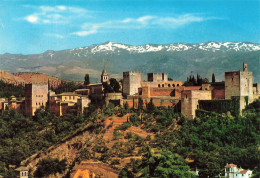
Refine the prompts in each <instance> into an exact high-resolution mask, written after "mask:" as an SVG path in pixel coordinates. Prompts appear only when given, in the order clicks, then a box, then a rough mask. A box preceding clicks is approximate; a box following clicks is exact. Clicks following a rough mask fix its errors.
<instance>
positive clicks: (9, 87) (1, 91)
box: [0, 80, 24, 98]
mask: <svg viewBox="0 0 260 178" xmlns="http://www.w3.org/2000/svg"><path fill="white" fill-rule="evenodd" d="M12 95H14V96H16V97H18V98H21V97H24V87H23V86H22V85H17V86H16V85H13V84H8V83H5V82H4V81H2V80H0V98H9V97H10V96H12Z"/></svg>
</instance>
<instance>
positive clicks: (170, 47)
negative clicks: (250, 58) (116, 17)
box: [71, 41, 260, 54]
mask: <svg viewBox="0 0 260 178" xmlns="http://www.w3.org/2000/svg"><path fill="white" fill-rule="evenodd" d="M78 50H87V51H88V52H91V53H93V54H95V53H99V52H108V51H112V52H120V50H125V51H128V52H130V53H148V52H158V51H168V52H174V51H187V50H204V51H220V50H225V51H258V50H260V44H253V43H245V42H223V43H221V42H206V43H199V44H186V43H172V44H167V45H155V44H146V45H137V46H134V45H125V44H120V43H115V42H111V41H109V42H106V43H104V44H100V45H93V46H89V47H84V48H76V49H72V50H71V51H78Z"/></svg>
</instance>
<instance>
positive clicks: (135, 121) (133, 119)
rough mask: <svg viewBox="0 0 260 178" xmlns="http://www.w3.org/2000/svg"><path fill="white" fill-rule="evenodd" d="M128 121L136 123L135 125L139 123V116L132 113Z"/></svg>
mask: <svg viewBox="0 0 260 178" xmlns="http://www.w3.org/2000/svg"><path fill="white" fill-rule="evenodd" d="M130 122H131V123H132V124H133V125H136V126H137V125H140V124H141V120H140V118H139V117H138V116H137V115H135V114H133V115H131V116H130Z"/></svg>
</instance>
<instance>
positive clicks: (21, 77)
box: [0, 70, 82, 87]
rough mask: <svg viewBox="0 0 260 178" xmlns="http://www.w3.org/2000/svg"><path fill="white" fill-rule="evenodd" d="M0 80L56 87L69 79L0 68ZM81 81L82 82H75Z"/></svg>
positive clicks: (10, 82) (15, 83)
mask: <svg viewBox="0 0 260 178" xmlns="http://www.w3.org/2000/svg"><path fill="white" fill-rule="evenodd" d="M0 80H1V81H3V82H5V83H8V84H14V85H19V84H22V85H24V84H26V83H47V82H48V81H49V83H50V84H51V86H53V87H57V85H59V84H60V83H61V82H70V81H69V80H63V79H60V78H58V77H53V76H49V75H46V74H42V73H35V72H19V73H13V74H10V73H8V72H5V71H3V70H0ZM77 83H82V82H77Z"/></svg>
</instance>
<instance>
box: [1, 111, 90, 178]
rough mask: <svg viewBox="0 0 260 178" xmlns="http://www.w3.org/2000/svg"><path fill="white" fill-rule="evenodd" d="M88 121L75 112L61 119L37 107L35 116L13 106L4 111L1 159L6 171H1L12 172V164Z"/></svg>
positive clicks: (57, 140) (3, 173)
mask: <svg viewBox="0 0 260 178" xmlns="http://www.w3.org/2000/svg"><path fill="white" fill-rule="evenodd" d="M88 120H89V119H88V118H86V117H85V116H73V115H65V116H63V117H59V118H58V117H56V116H55V115H54V114H53V113H51V112H49V111H48V110H47V111H43V110H37V111H36V113H35V116H34V117H32V118H26V117H25V116H23V115H22V114H20V113H18V112H17V111H16V110H13V109H12V110H8V111H4V112H3V113H2V115H0V160H1V161H2V162H3V163H4V164H3V165H5V169H4V170H5V171H4V172H3V171H1V169H0V174H1V175H7V174H9V173H10V175H11V174H12V170H11V169H9V168H8V167H9V165H16V166H18V165H19V164H20V162H21V161H22V160H24V159H25V158H27V157H29V156H31V155H32V154H35V153H36V152H38V151H40V150H43V151H44V150H46V149H47V148H49V147H50V146H51V145H53V144H55V143H58V142H60V141H62V139H63V138H65V137H67V136H68V135H71V134H72V133H73V132H75V130H76V129H77V128H79V127H81V126H83V125H84V123H85V122H87V121H88ZM7 177H8V176H7Z"/></svg>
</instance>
